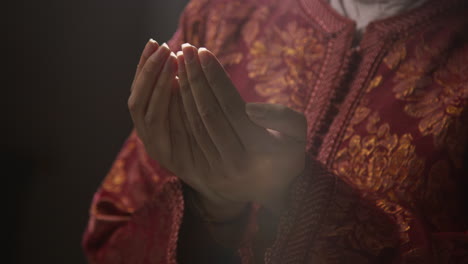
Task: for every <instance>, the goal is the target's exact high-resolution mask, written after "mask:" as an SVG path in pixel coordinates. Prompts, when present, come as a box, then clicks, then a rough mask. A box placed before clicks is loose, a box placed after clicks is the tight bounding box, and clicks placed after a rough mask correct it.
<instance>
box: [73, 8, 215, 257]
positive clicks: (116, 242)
mask: <svg viewBox="0 0 468 264" xmlns="http://www.w3.org/2000/svg"><path fill="white" fill-rule="evenodd" d="M208 6H209V1H208V0H192V1H190V3H189V4H188V5H187V6H186V8H185V9H184V11H183V13H182V15H181V17H180V20H179V28H178V30H177V31H176V33H175V34H174V35H173V37H172V39H171V40H170V41H169V42H168V44H169V46H170V47H171V49H172V50H173V51H177V50H179V49H180V45H181V44H182V43H183V42H190V43H193V44H195V45H200V44H201V43H200V39H202V37H201V35H200V34H201V32H203V27H204V22H203V21H204V20H205V16H206V12H207V9H208ZM183 212H184V201H183V194H182V186H181V183H180V181H179V180H178V179H177V178H176V177H175V175H173V174H172V173H171V172H170V171H168V170H166V169H164V168H163V167H162V166H159V164H158V163H157V162H155V161H154V160H152V159H151V158H150V157H149V156H148V155H147V153H146V151H145V149H144V146H143V144H142V142H141V141H140V139H139V138H138V136H137V135H136V133H135V131H133V132H132V133H131V134H130V136H129V137H128V139H127V141H126V142H125V143H124V146H123V147H122V149H121V151H120V153H119V154H118V156H117V158H116V159H115V161H114V163H113V165H112V167H111V169H110V171H109V173H108V174H107V176H106V177H105V179H104V181H103V182H102V184H101V186H100V187H99V189H98V191H97V192H96V193H95V195H94V197H93V201H92V204H91V208H90V217H89V221H88V225H87V227H86V230H85V232H84V235H83V239H82V247H83V250H84V252H85V255H86V257H87V258H88V261H89V262H90V263H96V264H98V263H99V264H107V263H112V264H115V263H132V264H136V263H176V252H175V251H176V247H177V240H178V232H179V229H180V225H181V222H182V219H183Z"/></svg>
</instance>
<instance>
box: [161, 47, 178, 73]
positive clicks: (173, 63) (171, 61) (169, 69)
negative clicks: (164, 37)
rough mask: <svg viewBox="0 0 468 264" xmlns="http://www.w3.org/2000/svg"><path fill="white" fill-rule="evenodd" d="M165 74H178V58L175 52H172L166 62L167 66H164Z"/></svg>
mask: <svg viewBox="0 0 468 264" xmlns="http://www.w3.org/2000/svg"><path fill="white" fill-rule="evenodd" d="M163 72H164V73H166V74H173V75H175V74H176V73H177V57H176V55H175V54H174V52H171V54H170V55H169V57H168V58H167V60H166V64H165V65H164V68H163Z"/></svg>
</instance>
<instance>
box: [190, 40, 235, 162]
mask: <svg viewBox="0 0 468 264" xmlns="http://www.w3.org/2000/svg"><path fill="white" fill-rule="evenodd" d="M182 50H183V54H184V58H185V60H184V61H185V69H186V76H187V78H188V81H189V84H190V88H191V91H192V95H193V99H194V100H195V105H196V110H198V115H199V117H200V118H201V120H202V122H203V124H204V126H205V128H206V130H207V132H208V134H209V136H210V137H211V139H212V140H213V142H214V144H215V145H216V147H217V149H218V150H219V151H220V154H221V156H223V157H224V158H227V159H230V158H233V157H238V155H240V154H241V152H242V150H243V146H242V143H241V141H240V140H239V137H238V136H237V134H236V132H235V130H233V128H232V126H231V124H230V123H229V120H228V119H227V118H226V116H225V114H224V113H223V111H222V108H221V106H220V105H219V103H218V101H217V100H216V97H215V96H214V94H213V92H212V91H211V88H210V85H209V83H208V81H207V80H206V78H205V74H204V72H203V70H202V68H201V65H200V62H199V60H198V54H197V53H198V51H197V49H196V48H195V47H193V46H191V45H188V44H184V45H182Z"/></svg>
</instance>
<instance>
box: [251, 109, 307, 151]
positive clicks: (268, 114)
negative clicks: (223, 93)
mask: <svg viewBox="0 0 468 264" xmlns="http://www.w3.org/2000/svg"><path fill="white" fill-rule="evenodd" d="M246 112H247V114H248V115H249V117H250V119H251V120H252V121H253V122H254V123H256V124H257V125H259V126H261V127H264V128H270V129H273V130H276V131H278V132H281V133H283V134H285V135H288V136H290V137H292V138H294V139H296V140H297V141H300V142H305V141H306V136H307V120H306V118H305V117H304V115H303V114H301V113H299V112H296V111H294V110H292V109H291V108H289V107H286V106H284V105H280V104H268V103H248V104H247V105H246Z"/></svg>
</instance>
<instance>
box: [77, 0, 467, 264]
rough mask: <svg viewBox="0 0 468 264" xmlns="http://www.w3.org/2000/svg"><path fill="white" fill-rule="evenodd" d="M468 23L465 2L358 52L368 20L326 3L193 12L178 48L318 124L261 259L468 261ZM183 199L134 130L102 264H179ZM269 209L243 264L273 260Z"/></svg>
mask: <svg viewBox="0 0 468 264" xmlns="http://www.w3.org/2000/svg"><path fill="white" fill-rule="evenodd" d="M467 12H468V7H467V3H466V1H464V0H460V1H458V0H450V1H426V3H424V4H423V5H421V6H419V7H417V8H414V9H412V10H411V11H408V12H406V13H404V14H400V15H397V16H393V17H389V18H387V19H384V20H380V21H378V22H373V23H370V24H369V25H368V26H367V29H366V32H365V33H364V35H363V36H362V39H361V41H360V43H359V45H358V46H357V47H355V48H352V46H353V38H354V34H355V24H354V22H353V21H352V20H350V19H348V18H345V17H343V16H342V15H340V14H339V13H338V12H337V11H335V10H334V9H333V8H332V7H331V6H330V5H329V4H328V3H327V2H326V1H322V0H256V1H254V0H192V1H191V2H190V3H189V5H188V6H187V7H186V9H185V11H184V13H183V14H182V16H181V19H180V27H179V29H178V31H177V32H176V33H175V35H174V37H173V38H172V40H171V42H170V47H171V48H172V49H173V51H177V50H180V44H182V43H184V42H189V43H192V44H193V45H195V46H197V47H202V46H203V47H207V48H208V49H209V50H211V51H213V52H214V53H215V54H216V56H218V57H219V59H220V61H221V62H222V64H223V65H224V66H225V68H226V70H227V72H228V73H229V74H230V76H231V78H232V79H233V82H234V84H235V85H236V87H237V88H238V91H239V92H240V94H241V96H242V97H243V98H244V99H245V100H246V101H248V102H268V103H280V104H284V105H287V106H289V107H291V108H293V109H295V110H297V111H300V112H302V113H304V115H305V116H306V118H307V121H308V138H307V154H308V163H307V170H306V172H307V173H304V174H303V175H302V176H301V177H300V178H297V179H296V180H295V182H294V184H293V186H292V188H291V190H290V197H289V201H288V207H287V208H286V209H285V211H284V212H283V214H282V216H281V218H280V221H279V224H278V227H277V230H276V235H275V237H274V239H273V241H272V243H271V244H270V245H269V246H268V247H267V249H266V250H265V254H264V256H260V259H263V260H264V261H265V263H280V264H283V263H467V262H468V216H467V212H468V210H467V208H466V207H467V201H466V196H464V193H465V189H466V187H467V179H466V175H467V174H468V167H467V165H466V160H467V156H468V154H467V140H468V63H467V61H468V18H467V16H466V14H467ZM182 186H183V184H182V183H181V182H180V181H179V180H178V179H177V177H176V176H175V175H173V174H172V173H171V172H169V171H167V170H165V169H164V168H163V167H161V166H160V165H159V164H158V163H157V162H155V161H153V160H151V158H149V156H148V155H147V154H146V152H145V150H144V147H143V145H142V142H141V141H140V140H139V139H138V137H137V136H136V134H135V132H132V133H131V135H130V136H129V138H128V140H127V141H126V142H125V144H124V146H123V148H122V150H121V152H120V153H119V155H118V156H117V158H116V161H115V162H114V164H113V166H112V168H111V170H110V172H109V174H108V175H107V176H106V178H105V180H104V181H103V183H102V186H101V187H100V188H99V190H98V191H97V192H96V194H95V196H94V199H93V202H92V205H91V210H90V220H89V224H88V226H87V229H86V231H85V234H84V237H83V247H84V250H85V252H86V254H87V256H88V259H89V261H90V263H99V264H105V263H113V264H114V263H132V264H133V263H177V254H182V255H183V254H184V252H177V251H178V249H177V245H178V239H179V231H180V228H181V224H182V221H183V219H184V215H186V212H185V209H184V207H185V206H184V196H183V190H182ZM261 210H262V208H258V210H253V211H252V218H251V222H250V225H249V226H255V228H249V229H248V230H246V236H248V237H250V239H248V240H246V242H245V243H243V244H242V246H241V248H239V250H238V253H237V258H234V259H233V260H232V263H254V261H255V259H258V258H259V257H258V256H255V255H254V254H255V253H254V251H255V250H254V248H255V244H256V237H257V234H258V233H259V232H262V230H263V229H264V226H265V225H264V223H263V222H262V221H265V220H264V219H262V217H260V212H261ZM184 212H185V213H184ZM257 216H258V217H257ZM199 231H200V232H203V230H199ZM203 238H204V239H209V235H206V236H205V237H203ZM197 239H200V237H194V238H193V240H194V242H193V243H197V242H196V241H197ZM213 247H216V245H213ZM207 257H208V258H209V256H207ZM192 263H197V262H196V261H194V262H192ZM204 263H210V262H204ZM211 263H216V262H211Z"/></svg>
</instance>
